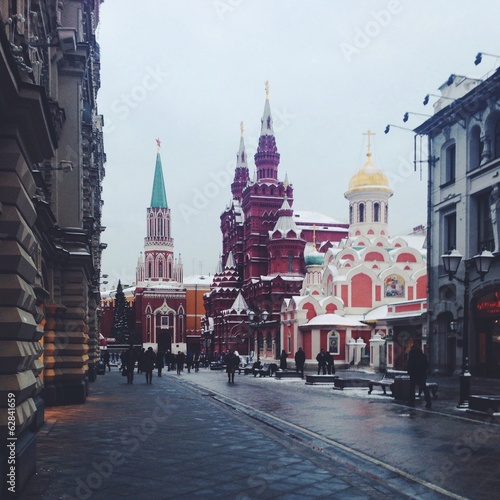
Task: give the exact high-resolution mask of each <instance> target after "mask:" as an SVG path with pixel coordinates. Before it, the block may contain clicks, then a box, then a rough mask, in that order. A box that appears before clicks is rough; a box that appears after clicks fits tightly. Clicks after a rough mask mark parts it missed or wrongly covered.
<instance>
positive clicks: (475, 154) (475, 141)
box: [468, 125, 483, 170]
mask: <svg viewBox="0 0 500 500" xmlns="http://www.w3.org/2000/svg"><path fill="white" fill-rule="evenodd" d="M482 154H483V143H482V142H481V129H480V128H479V127H478V126H477V125H476V126H475V127H472V130H471V132H470V138H469V165H468V170H474V169H476V168H479V165H481V155H482Z"/></svg>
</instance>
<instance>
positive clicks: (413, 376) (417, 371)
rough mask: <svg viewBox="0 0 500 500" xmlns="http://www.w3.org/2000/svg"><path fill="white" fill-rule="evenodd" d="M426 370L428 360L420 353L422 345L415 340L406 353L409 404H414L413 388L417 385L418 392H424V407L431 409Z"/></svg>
mask: <svg viewBox="0 0 500 500" xmlns="http://www.w3.org/2000/svg"><path fill="white" fill-rule="evenodd" d="M428 368H429V360H428V359H427V356H426V355H425V354H424V352H423V351H422V344H421V342H420V340H415V341H414V342H413V346H412V348H411V349H410V352H409V353H408V363H407V370H408V375H410V399H409V402H410V404H414V403H415V388H416V386H417V385H418V388H419V392H420V391H424V397H425V407H426V408H430V407H431V395H430V393H429V389H428V387H427V370H428Z"/></svg>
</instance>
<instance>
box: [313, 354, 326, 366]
mask: <svg viewBox="0 0 500 500" xmlns="http://www.w3.org/2000/svg"><path fill="white" fill-rule="evenodd" d="M316 361H317V362H318V364H319V366H326V362H327V358H326V353H325V352H320V353H318V355H317V356H316Z"/></svg>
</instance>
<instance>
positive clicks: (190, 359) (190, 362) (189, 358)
mask: <svg viewBox="0 0 500 500" xmlns="http://www.w3.org/2000/svg"><path fill="white" fill-rule="evenodd" d="M186 366H187V369H188V373H191V367H192V366H193V353H192V352H191V351H188V353H187V356H186Z"/></svg>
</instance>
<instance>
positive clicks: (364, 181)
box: [349, 152, 392, 191]
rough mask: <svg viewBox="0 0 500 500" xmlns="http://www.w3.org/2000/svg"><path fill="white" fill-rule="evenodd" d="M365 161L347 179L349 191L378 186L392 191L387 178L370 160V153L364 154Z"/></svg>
mask: <svg viewBox="0 0 500 500" xmlns="http://www.w3.org/2000/svg"><path fill="white" fill-rule="evenodd" d="M366 157H367V159H366V163H365V164H364V166H363V168H361V169H360V170H359V171H358V172H357V173H356V174H354V175H353V176H352V177H351V180H350V181H349V191H357V190H364V189H367V188H370V189H372V188H378V189H384V190H388V191H392V190H391V188H390V187H389V179H388V178H387V176H386V175H385V174H384V172H382V170H380V169H379V168H377V167H376V166H375V165H374V164H373V162H372V154H371V152H368V153H367V155H366Z"/></svg>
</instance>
